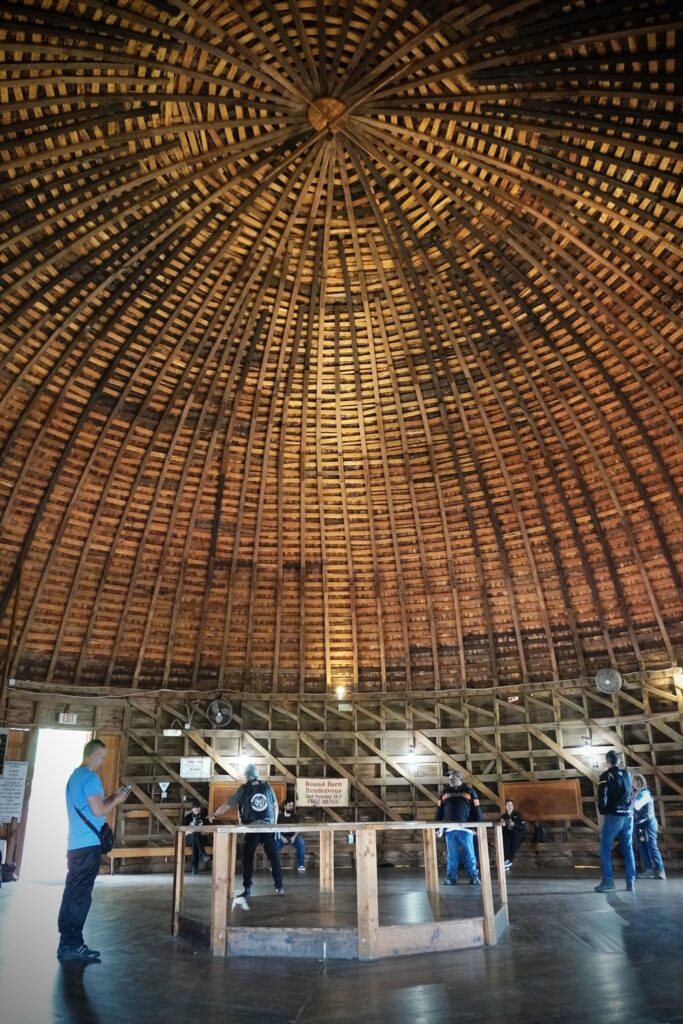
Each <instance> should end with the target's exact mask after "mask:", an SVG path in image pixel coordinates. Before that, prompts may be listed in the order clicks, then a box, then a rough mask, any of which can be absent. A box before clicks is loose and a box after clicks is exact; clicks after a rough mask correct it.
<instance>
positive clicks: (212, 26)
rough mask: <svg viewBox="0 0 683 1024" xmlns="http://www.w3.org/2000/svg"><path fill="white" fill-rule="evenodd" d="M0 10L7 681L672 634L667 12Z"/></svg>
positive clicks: (562, 647) (220, 682) (327, 666)
mask: <svg viewBox="0 0 683 1024" xmlns="http://www.w3.org/2000/svg"><path fill="white" fill-rule="evenodd" d="M0 40H1V42H0V50H1V51H2V58H3V60H2V65H3V69H2V75H3V80H2V84H1V93H0V96H1V99H2V142H1V145H0V156H1V158H2V172H1V173H2V185H1V194H0V200H1V202H2V220H1V222H0V231H1V234H0V243H1V244H0V259H1V261H2V265H1V270H2V285H3V295H2V301H1V311H2V332H1V346H2V347H1V369H0V388H1V389H2V412H1V416H0V429H1V435H0V441H1V442H2V449H1V469H0V503H1V504H0V510H1V516H2V522H1V529H2V534H1V544H2V560H1V565H0V574H1V578H0V584H1V604H0V610H1V611H2V616H3V617H2V644H3V648H4V669H3V670H4V673H5V678H7V677H9V676H14V677H16V678H18V679H19V680H34V681H37V682H39V683H43V684H47V683H49V684H51V685H54V686H55V687H57V688H58V687H59V686H60V685H65V684H67V683H68V684H70V685H79V686H84V685H88V686H91V685H97V686H111V687H129V686H130V687H139V688H157V687H173V688H195V689H207V690H209V689H214V688H217V687H219V686H224V687H225V688H226V690H228V689H234V690H241V689H245V690H252V691H270V690H273V691H276V692H300V691H301V692H305V693H320V692H324V691H325V690H326V689H330V688H333V687H336V686H337V685H340V684H343V685H346V686H348V687H353V688H355V689H357V690H358V691H359V692H371V691H384V690H386V691H413V692H417V691H431V690H449V689H454V688H458V687H461V686H463V685H465V686H472V687H475V686H490V685H496V684H505V683H515V684H517V683H522V682H537V681H538V682H541V681H548V680H564V679H580V678H587V677H588V676H590V675H591V674H592V673H594V672H595V670H596V669H597V668H599V667H602V666H608V665H614V666H617V667H618V668H620V669H621V670H622V671H623V672H627V673H628V672H635V671H638V670H642V669H652V668H658V667H667V666H670V665H672V664H675V663H676V662H677V661H678V660H679V659H680V658H681V657H682V656H683V654H682V645H683V606H682V598H681V578H680V574H679V570H678V569H677V560H679V559H680V554H681V550H682V549H683V529H682V521H681V515H680V513H681V481H682V479H683V460H682V458H681V444H680V442H681V433H680V428H681V419H682V413H683V407H682V405H683V403H681V397H680V380H679V379H677V378H678V376H679V374H680V369H681V361H680V341H681V336H682V335H681V293H680V291H678V292H677V289H678V287H679V285H680V277H679V275H678V272H679V271H680V268H681V265H682V263H683V261H682V259H681V256H682V254H681V248H680V243H681V234H682V230H681V229H682V228H683V219H682V217H681V208H680V206H678V205H677V203H678V201H679V192H678V190H679V187H680V181H681V178H680V174H681V170H682V169H683V163H682V162H681V160H680V156H679V150H678V148H677V129H678V128H679V125H680V117H681V93H680V84H681V80H682V79H681V53H682V52H683V45H682V44H683V39H682V23H681V20H680V10H678V5H674V4H670V3H665V2H663V3H658V2H652V0H642V2H641V0H631V2H629V0H626V2H623V0H619V2H612V0H605V2H600V0H590V2H589V0H585V2H578V0H566V2H562V3H560V2H553V0H519V2H509V3H505V2H498V0H494V2H493V3H481V2H476V0H472V2H468V3H463V4H457V3H455V2H454V0H447V2H439V0H432V2H428V0H355V2H339V3H322V2H317V3H316V2H314V0H300V2H297V0H265V2H258V3H256V2H251V0H243V2H233V0H215V2H214V0H189V2H184V0H169V2H159V3H157V2H154V3H153V2H149V3H146V2H142V0H120V2H119V0H112V2H109V3H102V2H100V0H80V2H75V0H37V2H36V3H34V4H31V3H12V2H8V3H3V4H2V6H1V7H0ZM8 648H9V656H8V655H7V650H8Z"/></svg>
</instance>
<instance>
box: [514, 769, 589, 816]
mask: <svg viewBox="0 0 683 1024" xmlns="http://www.w3.org/2000/svg"><path fill="white" fill-rule="evenodd" d="M506 800H512V802H513V803H514V805H515V808H516V809H517V810H518V811H519V812H520V813H521V815H522V817H523V818H525V820H526V821H572V820H576V819H577V818H578V819H580V818H582V817H583V808H582V806H581V786H580V785H579V780H578V779H558V780H557V782H504V783H503V785H502V786H501V794H500V805H501V810H502V809H504V806H505V801H506Z"/></svg>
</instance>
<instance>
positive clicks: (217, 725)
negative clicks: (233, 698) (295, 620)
mask: <svg viewBox="0 0 683 1024" xmlns="http://www.w3.org/2000/svg"><path fill="white" fill-rule="evenodd" d="M206 714H207V716H208V719H209V721H210V722H211V725H212V726H213V728H214V729H223V728H225V726H226V725H230V723H231V722H232V704H231V703H230V701H229V700H225V698H224V697H216V698H215V700H212V701H211V703H210V704H209V706H208V708H207V709H206Z"/></svg>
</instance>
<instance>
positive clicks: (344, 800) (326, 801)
mask: <svg viewBox="0 0 683 1024" xmlns="http://www.w3.org/2000/svg"><path fill="white" fill-rule="evenodd" d="M296 805H297V807H348V806H349V780H348V779H297V780H296Z"/></svg>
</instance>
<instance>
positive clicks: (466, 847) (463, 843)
mask: <svg viewBox="0 0 683 1024" xmlns="http://www.w3.org/2000/svg"><path fill="white" fill-rule="evenodd" d="M461 853H462V857H463V860H464V861H465V869H466V871H467V873H468V874H469V876H470V878H476V877H477V861H476V859H475V856H474V836H473V834H472V833H471V832H470V830H469V829H468V828H462V829H461V828H458V829H451V830H450V832H446V873H447V874H448V876H449V878H450V877H452V878H455V876H456V875H457V873H458V868H459V867H460V854H461Z"/></svg>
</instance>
